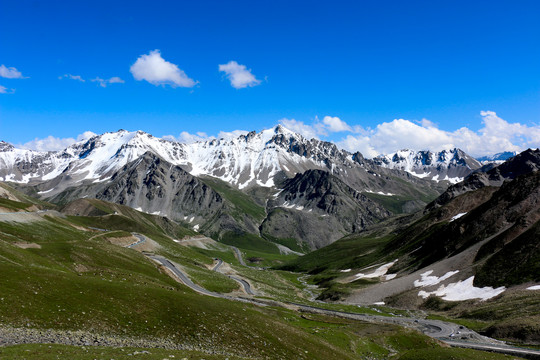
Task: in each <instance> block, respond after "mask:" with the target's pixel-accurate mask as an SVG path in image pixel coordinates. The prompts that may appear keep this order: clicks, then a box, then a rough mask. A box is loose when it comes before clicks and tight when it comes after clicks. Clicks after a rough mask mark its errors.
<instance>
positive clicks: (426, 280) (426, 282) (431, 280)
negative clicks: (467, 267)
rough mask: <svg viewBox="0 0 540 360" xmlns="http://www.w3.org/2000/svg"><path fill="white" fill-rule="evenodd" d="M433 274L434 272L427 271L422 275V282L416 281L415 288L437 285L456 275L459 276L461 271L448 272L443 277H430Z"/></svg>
mask: <svg viewBox="0 0 540 360" xmlns="http://www.w3.org/2000/svg"><path fill="white" fill-rule="evenodd" d="M432 272H433V270H429V271H426V272H425V273H423V274H420V276H421V279H420V280H415V281H414V286H415V287H421V286H431V285H437V284H438V283H440V282H441V281H444V280H446V279H448V278H449V277H451V276H454V275H455V274H457V273H458V272H459V270H456V271H449V272H447V273H446V274H444V275H443V276H441V277H438V276H430V275H431V273H432Z"/></svg>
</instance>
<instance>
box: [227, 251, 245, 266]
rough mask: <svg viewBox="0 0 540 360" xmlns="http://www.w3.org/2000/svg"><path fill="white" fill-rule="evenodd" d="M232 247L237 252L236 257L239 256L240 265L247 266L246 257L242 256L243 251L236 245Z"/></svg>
mask: <svg viewBox="0 0 540 360" xmlns="http://www.w3.org/2000/svg"><path fill="white" fill-rule="evenodd" d="M231 248H232V249H233V251H234V252H235V253H236V257H237V258H238V261H239V262H240V265H242V266H247V265H246V263H245V262H244V258H243V257H242V253H241V252H240V250H238V248H237V247H235V246H231Z"/></svg>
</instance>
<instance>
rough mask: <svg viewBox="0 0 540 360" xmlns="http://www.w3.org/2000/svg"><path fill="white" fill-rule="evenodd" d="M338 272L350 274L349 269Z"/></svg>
mask: <svg viewBox="0 0 540 360" xmlns="http://www.w3.org/2000/svg"><path fill="white" fill-rule="evenodd" d="M339 272H342V273H348V272H351V269H345V270H339Z"/></svg>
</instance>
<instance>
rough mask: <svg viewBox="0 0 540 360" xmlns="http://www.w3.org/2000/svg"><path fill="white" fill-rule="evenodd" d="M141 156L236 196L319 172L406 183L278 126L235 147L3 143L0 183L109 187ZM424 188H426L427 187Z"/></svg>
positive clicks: (351, 180) (121, 135) (138, 138)
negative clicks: (26, 146)
mask: <svg viewBox="0 0 540 360" xmlns="http://www.w3.org/2000/svg"><path fill="white" fill-rule="evenodd" d="M146 152H151V153H154V154H156V155H158V156H159V157H161V158H162V159H164V160H165V161H167V162H169V163H171V164H173V165H176V166H181V167H182V168H183V169H185V170H186V171H188V172H189V173H190V174H191V175H193V176H201V175H208V176H212V177H215V178H218V179H221V180H223V181H226V182H228V183H230V184H231V185H233V186H235V187H236V188H238V189H245V188H249V187H251V186H257V185H258V186H263V187H272V186H274V185H275V184H276V183H277V182H279V181H281V180H284V179H286V178H291V177H294V175H296V174H297V173H302V172H304V171H306V170H309V169H322V170H326V171H329V172H330V173H332V174H334V175H336V176H338V177H340V178H341V179H342V180H344V181H346V182H347V183H348V184H349V185H350V186H353V187H354V188H355V189H356V190H358V191H367V192H380V193H396V191H397V190H399V189H398V188H399V187H400V184H399V183H397V182H396V183H395V184H393V180H392V179H390V178H389V175H392V178H393V177H396V176H397V177H402V178H406V177H407V176H406V174H404V173H397V172H395V171H391V172H390V173H388V171H385V169H382V168H380V167H379V166H378V165H377V164H374V163H373V162H372V161H370V160H366V159H364V158H363V157H362V155H361V154H360V153H356V154H351V153H348V152H347V151H344V150H340V149H338V148H337V146H336V145H335V144H332V143H329V142H325V141H320V140H316V139H311V140H307V139H305V138H304V137H302V136H301V135H299V134H296V133H294V132H292V131H290V130H288V129H286V128H284V127H283V126H281V125H278V126H276V127H275V128H272V129H268V130H263V131H261V132H259V133H256V132H254V131H253V132H250V133H248V134H246V135H240V136H239V137H237V138H235V139H232V140H226V139H214V140H208V141H203V142H197V143H194V144H183V143H178V142H174V141H169V140H164V139H160V138H156V137H154V136H152V135H150V134H147V133H145V132H142V131H136V132H129V131H125V130H119V131H117V132H113V133H105V134H103V135H97V136H94V137H92V138H91V139H89V140H86V141H81V142H78V143H75V144H73V145H71V146H69V147H68V148H66V149H64V150H62V151H57V152H39V151H31V150H22V149H16V148H14V147H13V146H12V145H10V144H7V143H5V142H2V143H0V181H12V182H17V183H25V184H29V185H39V187H38V189H39V190H40V194H41V195H43V197H50V196H53V195H55V194H57V193H59V192H61V191H63V190H65V189H66V188H68V187H71V186H78V185H81V184H88V183H94V182H101V181H107V180H108V179H110V177H111V176H112V175H113V174H114V173H115V172H116V171H118V170H119V169H121V168H122V167H123V166H125V165H126V164H128V163H129V162H131V161H133V160H135V159H138V158H140V157H141V156H142V155H143V154H145V153H146ZM377 177H379V178H377ZM381 177H382V178H381ZM53 180H54V181H53ZM419 180H420V179H418V180H414V179H412V180H411V181H412V182H415V181H416V182H418V181H419ZM45 183H47V184H45ZM421 185H422V186H423V187H428V188H429V187H430V185H429V183H428V182H425V181H423V182H422V184H421ZM49 192H50V193H49Z"/></svg>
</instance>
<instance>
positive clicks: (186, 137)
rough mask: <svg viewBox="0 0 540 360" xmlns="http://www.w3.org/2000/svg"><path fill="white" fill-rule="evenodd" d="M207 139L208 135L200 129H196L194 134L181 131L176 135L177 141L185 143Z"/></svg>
mask: <svg viewBox="0 0 540 360" xmlns="http://www.w3.org/2000/svg"><path fill="white" fill-rule="evenodd" d="M207 139H208V135H207V134H206V133H204V132H202V131H198V132H197V133H195V134H190V133H188V132H187V131H182V132H181V133H180V136H178V141H179V142H181V143H185V144H191V143H194V142H197V141H204V140H207Z"/></svg>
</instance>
